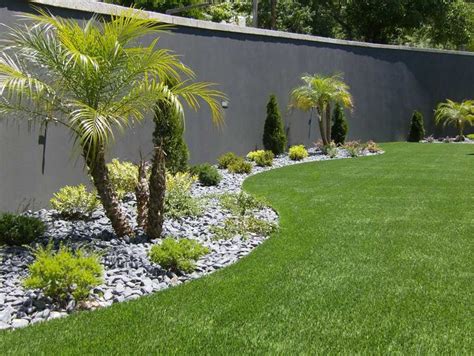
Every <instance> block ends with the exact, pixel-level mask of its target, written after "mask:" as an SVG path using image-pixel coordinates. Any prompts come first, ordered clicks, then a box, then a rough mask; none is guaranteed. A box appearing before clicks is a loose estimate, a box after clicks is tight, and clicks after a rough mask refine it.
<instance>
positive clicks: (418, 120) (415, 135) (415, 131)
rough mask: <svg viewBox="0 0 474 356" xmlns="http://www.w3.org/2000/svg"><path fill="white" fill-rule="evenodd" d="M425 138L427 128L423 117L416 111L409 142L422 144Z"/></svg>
mask: <svg viewBox="0 0 474 356" xmlns="http://www.w3.org/2000/svg"><path fill="white" fill-rule="evenodd" d="M423 137H425V127H424V123H423V115H422V114H421V113H420V112H419V111H415V112H414V113H413V116H412V117H411V123H410V132H409V133H408V142H420V141H421V140H423Z"/></svg>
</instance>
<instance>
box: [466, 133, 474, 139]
mask: <svg viewBox="0 0 474 356" xmlns="http://www.w3.org/2000/svg"><path fill="white" fill-rule="evenodd" d="M466 137H467V138H468V139H470V140H474V134H469V135H466Z"/></svg>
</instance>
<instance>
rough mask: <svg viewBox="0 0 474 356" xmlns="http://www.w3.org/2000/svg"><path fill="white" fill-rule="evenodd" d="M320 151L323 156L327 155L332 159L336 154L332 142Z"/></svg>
mask: <svg viewBox="0 0 474 356" xmlns="http://www.w3.org/2000/svg"><path fill="white" fill-rule="evenodd" d="M321 151H322V152H323V153H324V154H325V155H328V156H329V157H330V158H334V157H336V156H337V154H338V152H339V151H338V150H337V145H336V143H335V142H334V141H331V142H330V143H329V144H328V145H325V146H323V148H322V149H321Z"/></svg>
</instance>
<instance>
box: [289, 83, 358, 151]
mask: <svg viewBox="0 0 474 356" xmlns="http://www.w3.org/2000/svg"><path fill="white" fill-rule="evenodd" d="M301 80H302V81H303V82H304V84H303V85H301V86H299V87H297V88H295V89H293V91H292V92H291V94H290V100H291V102H290V107H293V108H296V109H300V110H303V111H310V110H316V111H317V113H318V116H319V132H320V134H321V139H322V141H323V144H324V145H328V144H329V143H330V142H331V106H332V105H333V104H337V103H339V104H340V105H342V106H343V107H346V108H352V106H353V104H352V95H351V94H350V92H349V87H348V85H347V84H345V83H344V82H343V80H342V75H340V74H335V75H332V76H323V75H319V74H315V75H304V76H302V77H301Z"/></svg>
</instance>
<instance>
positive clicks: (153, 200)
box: [146, 144, 166, 239]
mask: <svg viewBox="0 0 474 356" xmlns="http://www.w3.org/2000/svg"><path fill="white" fill-rule="evenodd" d="M149 187H150V197H149V200H148V224H147V227H146V233H147V235H148V237H149V238H151V239H157V238H160V237H161V233H162V232H163V220H164V210H165V209H164V207H165V191H166V167H165V154H164V152H163V147H162V145H161V144H158V145H155V149H154V152H153V159H152V166H151V175H150V184H149Z"/></svg>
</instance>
